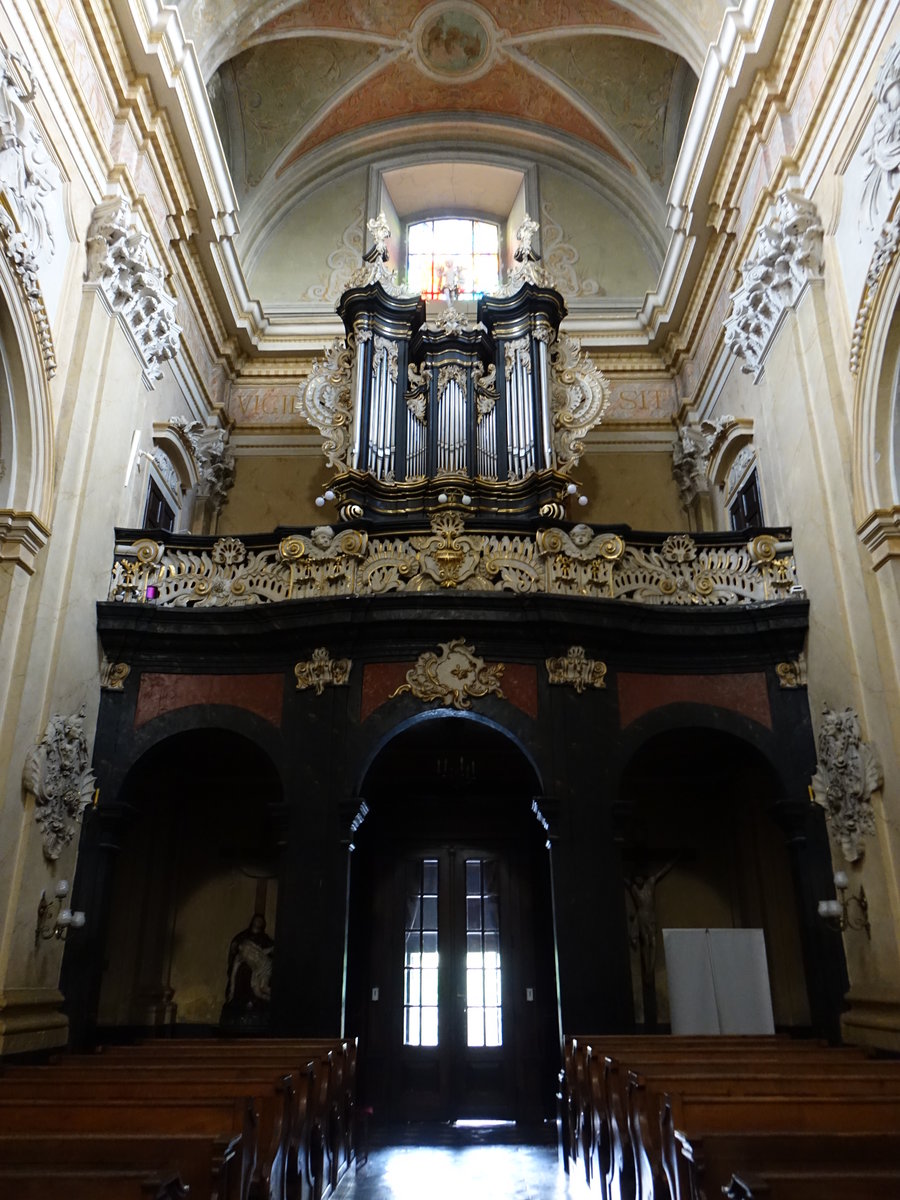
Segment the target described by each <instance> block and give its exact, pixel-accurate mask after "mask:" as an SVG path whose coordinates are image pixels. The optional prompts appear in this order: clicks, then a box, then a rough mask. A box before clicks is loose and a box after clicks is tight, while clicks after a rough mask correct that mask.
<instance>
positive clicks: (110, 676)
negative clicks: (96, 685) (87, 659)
mask: <svg viewBox="0 0 900 1200" xmlns="http://www.w3.org/2000/svg"><path fill="white" fill-rule="evenodd" d="M130 674H131V667H130V666H129V665H128V663H124V662H110V661H109V660H108V659H106V658H104V660H103V662H102V663H101V664H100V687H101V688H102V689H103V691H104V692H124V690H125V680H126V679H127V678H128V676H129V675H130Z"/></svg>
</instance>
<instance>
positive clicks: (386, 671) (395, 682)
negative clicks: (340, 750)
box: [359, 662, 416, 721]
mask: <svg viewBox="0 0 900 1200" xmlns="http://www.w3.org/2000/svg"><path fill="white" fill-rule="evenodd" d="M415 665H416V664H415V663H413V662H399V663H366V665H365V666H364V667H363V681H362V701H361V703H360V708H359V719H360V721H365V720H367V719H368V718H369V717H371V715H372V713H373V712H374V711H375V710H376V708H381V706H382V704H384V703H385V702H386V701H388V700H390V698H391V695H392V694H393V693H394V692H396V690H397V688H398V687H401V686H402V685H403V684H404V683H406V673H407V671H411V670H412V668H413V667H414V666H415Z"/></svg>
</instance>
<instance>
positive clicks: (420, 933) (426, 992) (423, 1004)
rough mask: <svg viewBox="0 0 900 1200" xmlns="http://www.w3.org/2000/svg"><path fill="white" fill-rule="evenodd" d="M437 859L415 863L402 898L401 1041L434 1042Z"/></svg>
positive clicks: (436, 1005)
mask: <svg viewBox="0 0 900 1200" xmlns="http://www.w3.org/2000/svg"><path fill="white" fill-rule="evenodd" d="M437 883H438V873H437V859H436V858H426V859H421V860H420V861H419V862H418V863H416V865H415V868H414V869H413V872H412V877H411V880H410V886H409V890H408V892H407V897H406V930H405V937H404V948H405V949H404V966H403V973H404V981H403V982H404V986H403V1044H404V1045H405V1046H436V1045H437V1044H438V969H439V965H438V959H439V955H438V927H437V920H438V914H437Z"/></svg>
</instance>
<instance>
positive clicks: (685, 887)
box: [621, 727, 810, 1029]
mask: <svg viewBox="0 0 900 1200" xmlns="http://www.w3.org/2000/svg"><path fill="white" fill-rule="evenodd" d="M782 790H783V789H782V785H781V782H780V780H779V779H778V777H777V775H776V773H775V771H774V769H773V767H772V765H771V763H769V762H768V761H767V760H766V758H765V757H764V756H763V755H762V753H761V752H760V751H759V750H758V749H757V748H756V747H755V746H753V745H752V744H751V743H750V742H748V741H745V740H743V739H742V738H739V737H738V736H736V735H735V734H733V733H728V732H725V731H724V730H716V729H711V728H699V727H679V728H669V729H667V730H661V731H657V732H655V733H653V734H652V735H651V736H649V737H648V738H647V739H646V740H645V741H643V742H642V743H641V744H640V745H639V746H638V747H637V748H636V749H635V750H634V752H633V753H632V755H631V757H630V759H629V761H628V763H627V765H626V766H625V768H624V770H623V773H622V777H621V803H622V807H623V810H624V811H625V812H627V818H626V821H625V825H626V827H627V829H628V833H627V836H626V838H625V840H624V845H623V856H622V857H623V875H624V883H625V887H626V891H627V893H628V913H629V941H630V945H631V949H632V987H633V992H634V997H635V1009H636V1013H637V1017H638V1023H639V1024H640V1023H644V1024H645V1025H647V1026H650V1027H654V1026H657V1025H658V1026H659V1027H662V1028H665V1027H666V1026H667V1025H668V1023H669V1007H668V992H667V964H666V961H665V954H664V950H663V937H662V930H663V929H692V928H693V929H748V928H760V929H762V930H763V932H764V936H765V942H766V953H767V958H768V970H769V980H770V986H771V993H772V1006H773V1012H774V1017H775V1023H776V1025H777V1026H779V1027H782V1028H804V1029H805V1028H806V1027H808V1026H809V1024H810V1007H809V997H808V995H807V987H806V980H805V978H804V970H803V952H802V944H801V933H800V926H799V921H798V913H797V903H796V899H795V894H796V893H795V886H794V880H793V876H792V866H791V861H790V858H789V854H788V849H787V846H786V840H785V831H784V829H783V828H782V827H781V825H780V824H779V822H778V820H777V817H776V811H775V805H776V802H777V801H779V800H780V799H781V797H782ZM653 935H655V942H656V945H655V954H654V953H653V951H652V949H649V950H648V946H647V941H648V939H649V938H650V937H652V936H653ZM642 952H643V954H644V956H645V957H644V961H643V963H642ZM654 958H655V962H654V963H653V972H652V974H653V979H652V984H651V983H650V981H649V979H648V971H649V962H648V960H650V961H652V960H653V959H654ZM654 1005H655V1008H656V1011H655V1012H654Z"/></svg>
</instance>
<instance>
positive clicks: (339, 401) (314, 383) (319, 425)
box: [299, 338, 353, 471]
mask: <svg viewBox="0 0 900 1200" xmlns="http://www.w3.org/2000/svg"><path fill="white" fill-rule="evenodd" d="M352 376H353V353H352V351H351V350H350V348H349V347H348V346H347V343H346V342H345V341H344V339H343V338H335V339H334V341H333V342H332V343H331V345H330V346H329V347H328V349H327V350H326V351H325V358H324V359H323V360H322V362H319V360H318V359H314V360H313V365H312V368H311V370H310V373H309V377H308V378H307V380H306V382H305V383H304V384H303V385H301V388H300V397H299V401H300V411H301V412H302V413H303V415H304V417H306V419H307V421H309V423H310V425H312V426H313V427H314V428H315V429H318V431H319V433H321V435H322V436H323V437H324V439H325V445H324V447H323V448H324V450H325V456H326V458H327V460H328V465H329V467H334V468H336V469H337V470H339V471H347V470H349V469H350V461H349V454H350V445H351V438H352V436H353V400H352V396H351V391H350V381H351V378H352Z"/></svg>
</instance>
